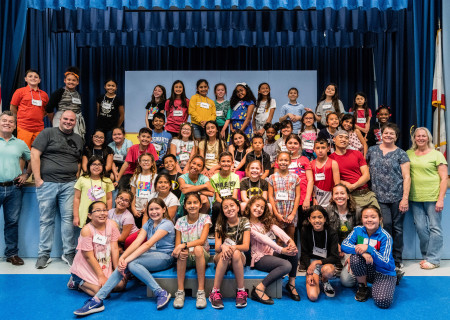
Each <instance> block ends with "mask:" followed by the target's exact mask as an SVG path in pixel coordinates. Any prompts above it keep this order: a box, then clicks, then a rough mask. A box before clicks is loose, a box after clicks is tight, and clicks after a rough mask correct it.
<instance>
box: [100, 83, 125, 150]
mask: <svg viewBox="0 0 450 320" xmlns="http://www.w3.org/2000/svg"><path fill="white" fill-rule="evenodd" d="M105 90H106V94H105V95H103V96H100V97H98V98H97V128H98V129H100V130H101V131H103V132H104V133H105V136H106V143H110V142H111V141H112V131H113V128H115V127H120V126H121V125H122V124H123V120H124V119H125V110H124V108H123V101H122V99H121V98H120V97H118V96H117V94H116V91H117V82H116V81H115V80H113V79H108V80H106V81H105Z"/></svg>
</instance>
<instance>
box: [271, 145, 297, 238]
mask: <svg viewBox="0 0 450 320" xmlns="http://www.w3.org/2000/svg"><path fill="white" fill-rule="evenodd" d="M277 163H278V170H277V171H276V172H275V173H274V174H273V175H271V176H270V177H269V178H268V179H267V182H268V183H269V202H270V204H271V205H272V210H273V215H274V216H275V218H276V219H277V220H278V224H279V225H280V227H281V228H282V229H283V230H284V231H285V232H286V233H287V234H288V235H289V237H291V239H294V232H295V226H296V225H297V219H298V217H297V209H298V204H299V203H300V178H299V177H298V176H297V175H296V174H294V173H290V172H289V165H290V164H291V155H290V153H289V152H285V151H282V152H280V153H279V154H278V157H277Z"/></svg>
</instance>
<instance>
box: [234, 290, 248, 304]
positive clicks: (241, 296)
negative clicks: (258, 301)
mask: <svg viewBox="0 0 450 320" xmlns="http://www.w3.org/2000/svg"><path fill="white" fill-rule="evenodd" d="M247 298H248V293H247V291H238V292H237V293H236V308H244V307H246V306H247Z"/></svg>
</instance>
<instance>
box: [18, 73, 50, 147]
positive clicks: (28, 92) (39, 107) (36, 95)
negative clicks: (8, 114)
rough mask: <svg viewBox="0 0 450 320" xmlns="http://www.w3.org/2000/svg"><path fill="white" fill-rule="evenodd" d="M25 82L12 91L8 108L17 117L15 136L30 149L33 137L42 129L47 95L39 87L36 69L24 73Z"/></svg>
mask: <svg viewBox="0 0 450 320" xmlns="http://www.w3.org/2000/svg"><path fill="white" fill-rule="evenodd" d="M25 82H26V83H27V86H26V87H23V88H20V89H17V90H16V92H14V95H13V97H12V99H11V105H10V107H9V108H10V110H11V111H12V112H13V113H14V115H15V116H16V117H17V138H18V139H20V140H23V141H24V142H25V143H26V144H27V145H28V148H30V149H31V144H32V143H33V141H34V139H36V137H37V136H38V134H39V133H40V132H41V131H42V130H44V116H45V106H46V105H47V103H48V95H47V93H45V92H44V91H42V90H40V89H39V86H38V85H39V83H40V82H41V77H40V75H39V72H38V71H36V70H33V69H30V70H28V71H27V72H26V73H25Z"/></svg>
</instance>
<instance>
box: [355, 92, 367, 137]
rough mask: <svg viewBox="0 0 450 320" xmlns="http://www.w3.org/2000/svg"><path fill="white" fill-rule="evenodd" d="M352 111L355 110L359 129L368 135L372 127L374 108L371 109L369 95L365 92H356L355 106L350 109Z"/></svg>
mask: <svg viewBox="0 0 450 320" xmlns="http://www.w3.org/2000/svg"><path fill="white" fill-rule="evenodd" d="M350 112H353V117H354V119H355V123H356V126H358V129H359V130H361V132H362V133H364V136H366V135H367V133H368V132H369V129H370V120H371V119H372V110H370V108H369V106H368V104H367V96H366V94H365V93H364V92H357V93H355V98H354V99H353V108H351V109H350Z"/></svg>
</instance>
